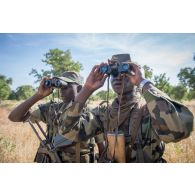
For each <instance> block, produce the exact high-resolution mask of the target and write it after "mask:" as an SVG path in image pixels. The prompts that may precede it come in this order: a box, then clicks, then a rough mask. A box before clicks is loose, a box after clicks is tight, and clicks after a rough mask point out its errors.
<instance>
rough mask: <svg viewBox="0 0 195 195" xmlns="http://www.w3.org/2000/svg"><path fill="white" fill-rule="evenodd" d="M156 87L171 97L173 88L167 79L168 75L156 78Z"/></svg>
mask: <svg viewBox="0 0 195 195" xmlns="http://www.w3.org/2000/svg"><path fill="white" fill-rule="evenodd" d="M154 85H155V86H156V87H157V88H158V89H160V90H162V91H163V92H165V93H167V94H168V95H170V92H171V88H172V86H171V85H170V84H169V78H167V77H166V73H163V74H160V75H159V76H154Z"/></svg>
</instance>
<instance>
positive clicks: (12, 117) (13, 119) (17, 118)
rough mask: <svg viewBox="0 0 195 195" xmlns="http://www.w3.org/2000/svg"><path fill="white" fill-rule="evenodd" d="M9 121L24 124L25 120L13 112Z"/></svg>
mask: <svg viewBox="0 0 195 195" xmlns="http://www.w3.org/2000/svg"><path fill="white" fill-rule="evenodd" d="M8 119H9V120H10V121H12V122H22V121H23V120H22V119H20V118H19V117H17V116H15V115H14V114H13V113H12V112H11V113H10V114H9V116H8Z"/></svg>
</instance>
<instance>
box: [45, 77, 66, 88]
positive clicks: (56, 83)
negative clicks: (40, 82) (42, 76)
mask: <svg viewBox="0 0 195 195" xmlns="http://www.w3.org/2000/svg"><path fill="white" fill-rule="evenodd" d="M67 85H68V83H67V82H65V81H62V80H60V79H57V78H52V79H47V80H46V81H45V82H44V86H45V87H48V88H50V87H54V88H62V87H64V86H67Z"/></svg>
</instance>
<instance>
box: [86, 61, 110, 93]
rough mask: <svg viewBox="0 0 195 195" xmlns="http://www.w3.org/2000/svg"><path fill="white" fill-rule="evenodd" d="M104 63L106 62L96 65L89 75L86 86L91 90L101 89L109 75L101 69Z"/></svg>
mask: <svg viewBox="0 0 195 195" xmlns="http://www.w3.org/2000/svg"><path fill="white" fill-rule="evenodd" d="M104 65H105V63H101V64H100V65H96V66H94V67H93V69H92V70H91V72H90V74H89V76H88V77H87V80H86V82H85V84H84V87H86V88H87V89H88V90H90V91H91V92H93V91H95V90H97V89H99V88H100V87H102V86H103V85H104V82H105V80H106V78H107V75H106V74H104V73H101V72H100V71H99V69H100V67H101V66H104Z"/></svg>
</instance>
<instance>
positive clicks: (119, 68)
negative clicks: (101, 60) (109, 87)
mask: <svg viewBox="0 0 195 195" xmlns="http://www.w3.org/2000/svg"><path fill="white" fill-rule="evenodd" d="M129 68H130V65H129V64H128V63H122V64H119V63H116V64H109V65H104V66H101V67H100V72H101V73H104V74H108V75H112V76H113V77H117V76H118V74H124V73H129Z"/></svg>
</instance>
